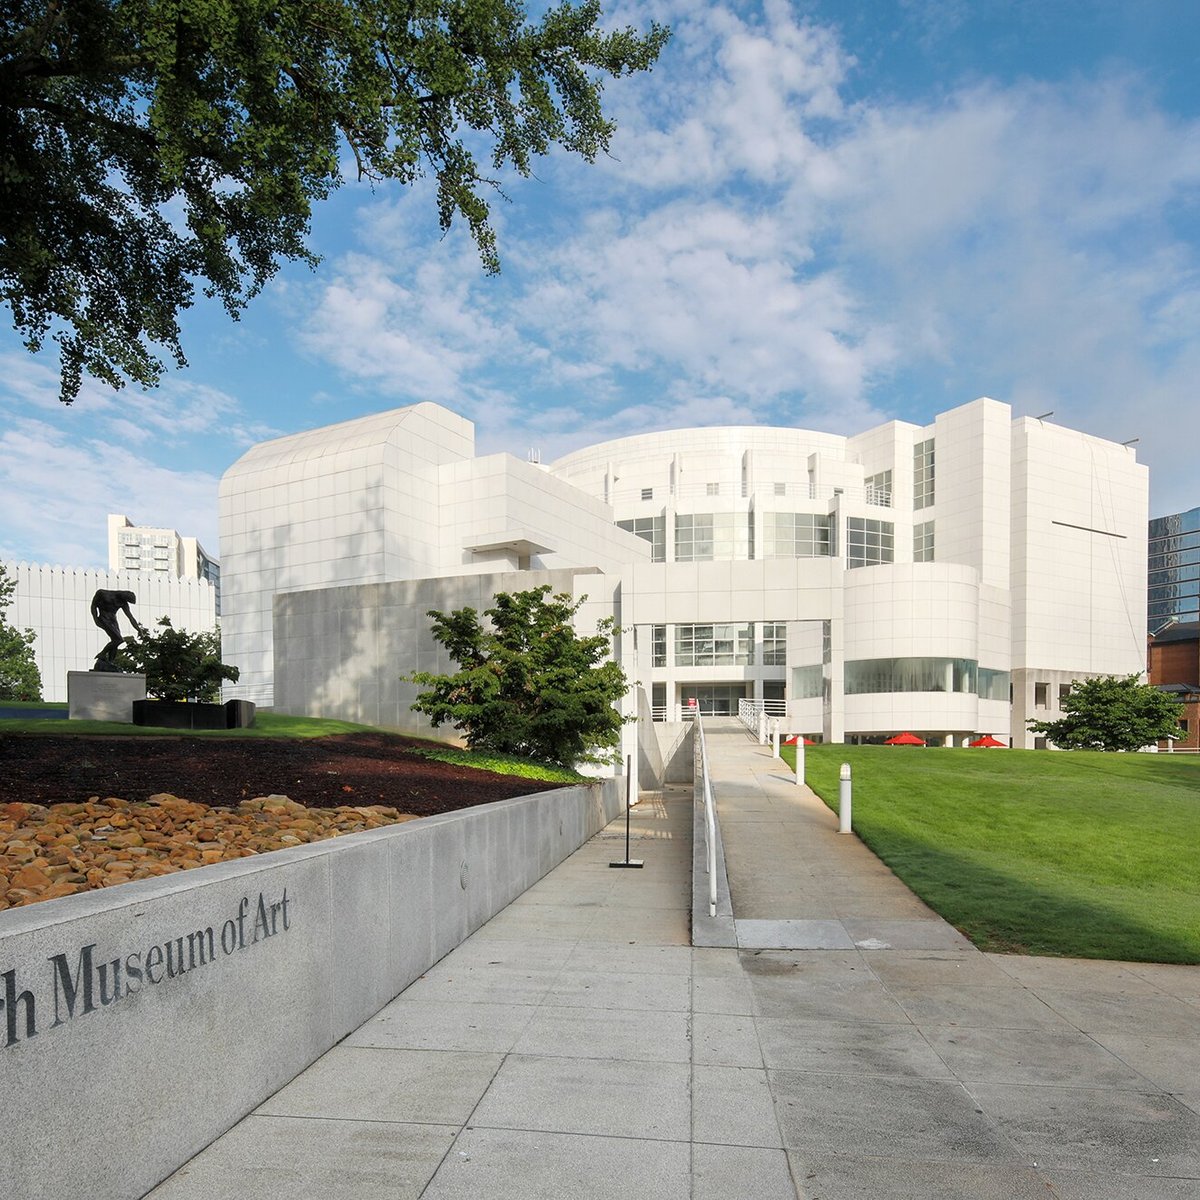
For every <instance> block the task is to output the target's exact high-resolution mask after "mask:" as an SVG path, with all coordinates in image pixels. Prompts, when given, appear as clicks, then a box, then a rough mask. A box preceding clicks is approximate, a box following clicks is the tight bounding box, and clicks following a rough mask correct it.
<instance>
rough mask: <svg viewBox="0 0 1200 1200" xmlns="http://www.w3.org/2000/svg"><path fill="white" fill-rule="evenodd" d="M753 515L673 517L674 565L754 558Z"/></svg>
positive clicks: (694, 514) (685, 514) (701, 514)
mask: <svg viewBox="0 0 1200 1200" xmlns="http://www.w3.org/2000/svg"><path fill="white" fill-rule="evenodd" d="M753 520H754V518H753V514H747V513H679V514H677V515H676V517H675V561H676V562H714V561H717V562H723V561H727V560H730V559H749V558H753V557H754V553H753V550H752V547H753V545H754V525H753Z"/></svg>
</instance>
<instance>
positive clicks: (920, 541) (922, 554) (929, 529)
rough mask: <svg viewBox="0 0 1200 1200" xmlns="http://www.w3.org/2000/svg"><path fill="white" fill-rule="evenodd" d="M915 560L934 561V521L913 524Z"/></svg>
mask: <svg viewBox="0 0 1200 1200" xmlns="http://www.w3.org/2000/svg"><path fill="white" fill-rule="evenodd" d="M913 562H933V522H932V521H922V522H921V524H919V525H914V526H913Z"/></svg>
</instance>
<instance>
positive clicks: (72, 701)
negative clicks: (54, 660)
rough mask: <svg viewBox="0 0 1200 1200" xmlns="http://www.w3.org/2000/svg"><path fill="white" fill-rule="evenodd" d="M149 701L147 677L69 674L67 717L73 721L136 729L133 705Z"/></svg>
mask: <svg viewBox="0 0 1200 1200" xmlns="http://www.w3.org/2000/svg"><path fill="white" fill-rule="evenodd" d="M145 698H146V677H145V675H120V674H117V673H116V672H110V671H68V672H67V716H68V717H69V718H70V719H71V720H72V721H121V722H123V723H124V724H126V725H132V724H133V702H134V701H135V700H145Z"/></svg>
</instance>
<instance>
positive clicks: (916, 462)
mask: <svg viewBox="0 0 1200 1200" xmlns="http://www.w3.org/2000/svg"><path fill="white" fill-rule="evenodd" d="M933 441H934V439H933V438H926V440H925V441H923V442H917V443H916V445H914V446H913V508H929V507H930V506H931V505H932V504H933V501H934V448H933ZM863 484H864V487H865V491H866V501H867V503H868V504H878V505H880V506H882V507H885V508H890V507H891V504H892V472H891V471H890V470H887V471H878V472H877V473H876V474H874V475H868V476H867V477H866V478H865V479H864V480H863ZM727 486H732V485H727ZM835 490H836V489H835ZM704 493H705V495H707V496H719V495H721V494H722V493H721V484H720V483H706V484H705V485H704ZM774 493H775V495H776V496H786V495H787V494H788V485H787V484H786V483H776V484H775V485H774ZM741 494H742V496H743V497H745V496H746V495H748V494H749V483H748V482H747V481H746V480H745V479H743V481H742V487H741ZM641 497H642V499H643V500H653V499H654V488H652V487H644V488H642V489H641ZM1164 533H1165V530H1164Z"/></svg>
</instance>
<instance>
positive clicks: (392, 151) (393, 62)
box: [0, 0, 668, 403]
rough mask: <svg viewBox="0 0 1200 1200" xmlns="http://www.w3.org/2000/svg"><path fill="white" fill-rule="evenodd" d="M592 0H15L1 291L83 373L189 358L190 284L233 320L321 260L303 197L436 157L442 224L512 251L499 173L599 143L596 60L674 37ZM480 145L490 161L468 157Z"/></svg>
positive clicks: (604, 64)
mask: <svg viewBox="0 0 1200 1200" xmlns="http://www.w3.org/2000/svg"><path fill="white" fill-rule="evenodd" d="M600 19H601V12H600V5H599V0H582V2H581V3H578V4H573V3H571V0H564V2H563V3H561V4H559V5H557V6H556V7H553V8H551V9H549V10H548V11H547V12H546V13H545V14H544V15H543V16H542V17H541V19H540V20H539V21H538V22H537V23H530V22H528V21H527V19H526V14H525V12H524V9H523V7H522V5H521V3H520V0H10V2H9V3H7V4H4V5H3V6H0V299H3V300H4V301H5V302H6V303H7V304H8V305H9V307H10V308H11V310H12V315H13V323H14V325H15V327H16V329H17V330H18V331H19V332H20V334H21V336H22V337H23V339H24V341H25V344H26V346H28V348H29V349H30V350H33V351H37V350H40V349H41V347H42V345H43V342H44V340H45V338H46V336H47V334H48V333H51V331H53V337H54V340H56V341H57V342H58V344H59V348H60V357H61V379H62V392H61V398H62V399H63V400H64V401H66V402H67V403H70V402H71V401H72V400H73V399H74V398H75V396H76V395H77V394H78V391H79V388H80V382H81V377H82V372H83V371H85V370H86V371H89V372H90V373H91V374H92V375H94V376H95V377H96V378H98V379H101V380H103V381H105V382H106V383H108V384H110V385H111V386H112V387H118V388H119V387H121V386H122V385H123V383H124V382H125V379H126V378H128V379H130V380H133V381H134V382H136V383H139V384H143V385H148V386H149V385H153V384H155V383H157V382H158V379H159V377H160V375H161V372H162V369H163V364H162V362H161V361H160V359H159V358H157V357H156V351H155V350H152V347H161V348H164V349H165V350H167V351H168V352H169V353H170V354H171V356H172V357H173V358H174V360H175V361H176V363H177V364H178V365H180V366H183V365H186V360H185V358H184V353H183V349H182V347H181V345H180V340H179V338H180V330H179V323H178V315H179V312H180V311H181V310H182V309H186V308H187V307H189V306H190V305H191V303H192V301H193V297H194V289H195V282H196V281H197V280H201V281H203V286H204V290H205V294H206V295H209V296H214V297H216V298H218V299H219V300H220V301H221V303H222V304H223V305H224V307H225V308H226V310H227V311H228V313H229V314H230V315H231V316H232V317H235V318H236V316H237V315H238V313H239V312H240V310H241V309H242V308H243V307H244V306H245V304H246V303H247V302H248V301H249V300H250V299H251V298H252V297H253V296H254V295H255V294H256V293H257V292H258V291H260V290H261V289H262V287H263V285H264V284H265V283H266V282H267V281H268V280H269V279H270V278H271V277H272V275H274V274H275V272H276V271H277V270H278V268H279V265H280V260H282V259H290V260H297V259H298V260H301V261H304V262H307V263H309V264H310V265H313V264H315V263H316V261H317V260H316V257H315V256H314V255H313V254H312V253H311V252H310V251H309V249H308V248H307V245H306V238H307V234H308V230H309V218H310V210H311V206H312V204H313V202H314V201H317V200H321V199H323V198H325V197H326V196H328V195H329V193H330V192H331V191H332V190H333V189H334V188H336V187H338V186H339V184H340V183H341V179H342V168H341V163H340V158H341V154H342V152H343V151H345V150H347V149H348V150H349V152H350V154H351V155H352V156H353V159H354V161H355V163H356V165H357V170H358V176H359V178H360V179H366V180H370V181H379V180H397V181H399V182H400V183H402V184H410V183H412V182H413V181H414V180H416V179H417V178H418V177H419V176H421V175H424V174H427V173H428V174H432V176H433V177H434V178H435V179H436V181H437V209H438V219H439V221H440V223H441V227H442V229H443V230H447V229H449V228H450V226H451V224H452V222H453V220H454V219H455V217H461V218H462V219H463V220H465V221H466V222H467V225H468V226H469V227H470V230H471V233H472V235H473V236H474V238H475V241H476V243H477V245H478V247H479V252H480V255H481V257H482V259H483V264H484V266H485V267H486V268H487V269H488V270H489V271H495V270H497V269H498V265H499V260H498V257H497V254H496V245H495V237H494V234H493V231H492V227H491V224H490V220H489V208H488V197H490V196H491V195H492V194H493V193H494V191H495V190H497V189H498V188H499V183H498V181H497V180H496V179H495V178H489V177H488V175H489V172H491V173H496V174H498V173H500V172H501V171H503V170H504V169H506V168H511V169H513V170H515V171H516V172H518V173H519V174H521V175H529V174H530V173H531V170H532V164H533V162H534V160H535V159H536V157H537V156H539V155H543V154H546V153H547V152H548V151H549V150H550V148H551V146H552V145H556V144H557V145H560V146H562V147H564V148H566V149H567V150H570V151H573V152H575V153H577V154H580V155H581V156H582V157H583V158H584V159H586V160H588V161H589V162H590V161H592V160H594V159H595V158H596V156H597V155H598V154H600V153H603V152H604V151H605V150H606V149H607V147H608V145H609V140H610V138H611V135H612V133H613V129H614V126H613V123H612V121H611V120H609V119H608V118H606V117H605V116H604V114H603V112H602V110H601V105H600V99H601V90H602V85H603V78H602V77H603V76H604V75H612V76H621V75H625V74H628V73H632V72H634V71H641V70H647V69H649V68H650V66H651V65H652V64H653V62H654V60H655V59H656V58H657V56H658V53H659V51H660V50H661V48H662V46H663V44H664V42H665V40H666V38H667V36H668V32H667V31H666V30H665V29H663V28H661V27H659V26H658V25H656V24H654V23H653V22H651V24H650V28H649V31H648V32H647V33H645V34H644V35H643V34H639V33H638V32H637V31H636V30H634V29H632V28H627V29H624V30H612V31H608V32H605V31H603V30H601V29H599V28H598V24H599V22H600ZM477 154H483V155H484V156H485V159H486V161H485V163H484V165H483V166H481V165H480V163H479V161H477V158H476V155H477Z"/></svg>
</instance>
